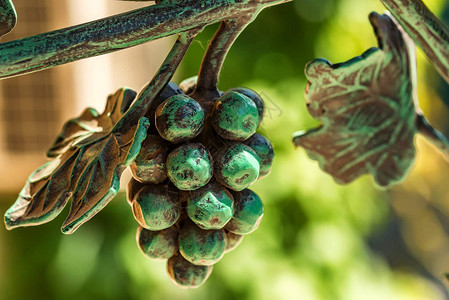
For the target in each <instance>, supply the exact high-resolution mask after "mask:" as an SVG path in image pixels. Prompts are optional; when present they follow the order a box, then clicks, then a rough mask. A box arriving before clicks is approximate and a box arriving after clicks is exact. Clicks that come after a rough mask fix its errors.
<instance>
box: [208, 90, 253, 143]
mask: <svg viewBox="0 0 449 300" xmlns="http://www.w3.org/2000/svg"><path fill="white" fill-rule="evenodd" d="M258 124H259V113H258V110H257V106H256V104H255V103H254V101H253V100H251V99H250V98H248V97H247V96H245V95H243V94H240V93H237V92H234V91H228V92H226V93H225V94H224V95H223V96H221V97H220V98H218V99H217V101H216V102H215V106H214V113H213V116H212V126H213V127H214V129H215V131H216V132H217V133H218V134H219V135H220V136H221V137H223V138H225V139H229V140H236V141H244V140H246V139H247V138H249V137H250V136H251V135H253V134H254V133H255V132H256V129H257V126H258Z"/></svg>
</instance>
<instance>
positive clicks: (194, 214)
mask: <svg viewBox="0 0 449 300" xmlns="http://www.w3.org/2000/svg"><path fill="white" fill-rule="evenodd" d="M186 197H187V214H188V216H189V218H190V219H191V220H192V221H193V222H195V223H196V224H197V225H198V226H199V227H200V228H202V229H220V228H222V227H223V226H225V225H226V223H228V222H229V220H231V218H232V216H233V214H234V197H233V196H232V194H231V193H230V192H229V191H228V190H226V189H225V188H224V187H222V186H221V185H219V184H218V183H210V184H208V185H206V186H205V187H203V188H201V189H198V190H196V191H194V192H190V193H188V194H187V195H186Z"/></svg>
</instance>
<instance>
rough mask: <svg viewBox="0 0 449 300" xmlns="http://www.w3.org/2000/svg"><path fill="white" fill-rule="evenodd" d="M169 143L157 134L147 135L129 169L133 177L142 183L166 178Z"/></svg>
mask: <svg viewBox="0 0 449 300" xmlns="http://www.w3.org/2000/svg"><path fill="white" fill-rule="evenodd" d="M169 151H170V143H168V142H166V141H164V140H163V139H161V138H160V137H159V136H156V135H148V136H147V138H146V139H145V140H144V141H143V142H142V146H141V150H140V152H139V154H138V155H137V157H136V159H135V160H134V162H133V163H132V164H131V166H130V169H131V173H132V174H133V177H134V178H135V179H136V180H138V181H140V182H142V183H161V182H163V181H164V180H165V179H167V167H166V161H167V156H168V152H169Z"/></svg>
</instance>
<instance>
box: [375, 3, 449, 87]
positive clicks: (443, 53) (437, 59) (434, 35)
mask: <svg viewBox="0 0 449 300" xmlns="http://www.w3.org/2000/svg"><path fill="white" fill-rule="evenodd" d="M381 1H382V3H383V4H384V5H385V7H386V8H387V9H388V10H389V11H390V12H391V13H392V14H393V16H394V17H395V18H396V20H397V21H398V22H399V24H401V26H402V27H403V28H404V30H405V31H406V32H407V33H408V34H409V35H410V37H411V38H412V39H413V40H414V41H415V42H416V44H418V46H419V47H420V48H421V49H422V50H423V51H424V53H425V54H426V55H427V57H428V58H429V59H430V61H431V62H432V64H433V65H434V66H435V68H436V69H437V70H438V72H439V73H440V75H441V76H442V77H443V78H444V80H445V81H446V82H448V83H449V30H448V29H447V27H446V26H445V25H444V24H443V23H441V21H440V20H439V19H438V18H437V17H436V16H435V15H434V14H433V13H432V12H431V11H430V10H429V9H428V8H427V6H426V5H425V4H424V3H423V2H422V1H421V0H381Z"/></svg>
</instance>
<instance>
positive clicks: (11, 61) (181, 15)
mask: <svg viewBox="0 0 449 300" xmlns="http://www.w3.org/2000/svg"><path fill="white" fill-rule="evenodd" d="M282 2H286V1H285V0H262V1H260V0H259V1H256V0H201V1H198V0H180V1H178V2H176V3H166V4H158V5H151V6H148V7H144V8H140V9H136V10H133V11H129V12H125V13H122V14H118V15H114V16H111V17H107V18H104V19H99V20H95V21H92V22H88V23H84V24H80V25H76V26H72V27H68V28H64V29H60V30H56V31H51V32H47V33H43V34H39V35H35V36H31V37H27V38H24V39H20V40H15V41H11V42H7V43H3V44H0V78H8V77H13V76H17V75H20V74H26V73H31V72H35V71H39V70H44V69H48V68H52V67H55V66H58V65H62V64H66V63H69V62H73V61H77V60H80V59H83V58H88V57H92V56H97V55H101V54H106V53H110V52H113V51H117V50H120V49H125V48H129V47H132V46H136V45H139V44H143V43H146V42H149V41H152V40H155V39H159V38H162V37H166V36H169V35H173V34H177V33H179V32H183V31H186V30H190V29H192V28H196V27H204V26H206V25H208V24H212V23H216V22H219V21H221V20H224V19H229V18H236V17H238V16H241V15H242V14H245V13H251V12H252V13H254V11H258V10H261V9H263V8H264V7H265V6H270V5H274V4H279V3H282Z"/></svg>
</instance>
